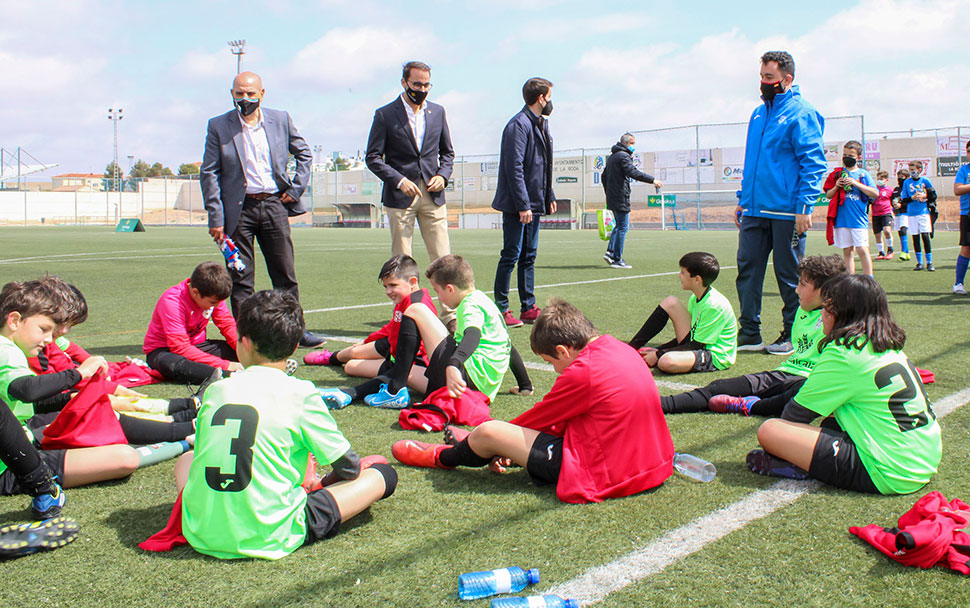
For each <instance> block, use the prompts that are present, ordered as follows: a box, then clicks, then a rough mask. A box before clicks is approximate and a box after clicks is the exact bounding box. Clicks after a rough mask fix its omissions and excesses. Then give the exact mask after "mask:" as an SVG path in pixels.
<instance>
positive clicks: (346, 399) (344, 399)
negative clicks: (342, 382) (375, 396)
mask: <svg viewBox="0 0 970 608" xmlns="http://www.w3.org/2000/svg"><path fill="white" fill-rule="evenodd" d="M317 392H318V393H320V396H321V397H323V402H324V403H326V404H327V407H328V408H330V409H332V410H342V409H344V408H345V407H347V406H348V405H350V402H351V401H353V400H354V398H353V397H351V396H350V395H348V394H347V393H345V392H343V391H342V390H340V389H339V388H318V389H317Z"/></svg>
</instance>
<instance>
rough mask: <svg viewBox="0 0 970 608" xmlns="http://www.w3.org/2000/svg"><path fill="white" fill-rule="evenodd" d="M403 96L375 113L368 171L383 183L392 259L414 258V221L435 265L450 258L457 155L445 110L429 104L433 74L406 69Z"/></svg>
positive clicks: (414, 65)
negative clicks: (448, 201)
mask: <svg viewBox="0 0 970 608" xmlns="http://www.w3.org/2000/svg"><path fill="white" fill-rule="evenodd" d="M401 86H402V87H403V88H404V92H403V93H402V94H401V96H400V97H398V98H397V99H395V100H394V101H392V102H391V103H389V104H387V105H386V106H383V107H380V108H378V109H377V111H376V112H375V113H374V122H373V124H372V125H371V129H370V136H369V137H368V138H367V155H366V160H367V168H368V169H370V170H371V171H372V172H373V173H374V175H376V176H377V177H378V178H380V180H381V181H382V182H384V190H383V193H382V194H381V202H382V203H383V204H384V207H385V208H386V211H387V218H388V222H389V223H390V226H391V253H392V254H393V255H401V254H404V255H411V239H412V236H413V234H414V220H415V219H417V221H418V226H419V227H420V229H421V238H422V239H423V240H424V245H425V247H426V248H427V250H428V256H429V257H430V258H431V261H432V262H433V261H435V260H437V259H438V258H440V257H441V256H444V255H448V254H449V253H451V245H450V243H449V241H448V210H447V208H446V207H445V193H444V192H443V190H444V188H445V186H446V185H447V184H448V179H449V178H451V170H452V166H453V165H454V161H455V150H454V148H453V147H452V145H451V132H450V131H449V130H448V120H447V118H446V117H445V110H444V108H442V107H441V106H439V105H438V104H435V103H430V102H428V101H426V99H427V96H428V93H429V92H430V90H431V68H430V67H428V65H427V64H424V63H421V62H420V61H410V62H408V63H406V64H404V69H403V74H402V77H401Z"/></svg>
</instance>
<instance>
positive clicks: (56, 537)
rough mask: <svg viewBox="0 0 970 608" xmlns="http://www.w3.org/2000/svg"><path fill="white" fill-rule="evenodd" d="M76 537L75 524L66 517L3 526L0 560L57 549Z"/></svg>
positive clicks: (0, 538) (1, 529) (0, 530)
mask: <svg viewBox="0 0 970 608" xmlns="http://www.w3.org/2000/svg"><path fill="white" fill-rule="evenodd" d="M77 535H78V525H77V522H75V521H74V520H73V519H68V518H66V517H55V518H53V519H46V520H44V521H35V522H33V523H29V524H14V525H11V526H4V527H2V528H0V559H10V558H14V557H23V556H24V555H30V554H31V553H37V552H38V551H50V550H52V549H57V548H58V547H63V546H64V545H66V544H67V543H69V542H71V541H73V540H74V539H76V538H77Z"/></svg>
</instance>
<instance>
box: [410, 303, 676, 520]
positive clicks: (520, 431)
mask: <svg viewBox="0 0 970 608" xmlns="http://www.w3.org/2000/svg"><path fill="white" fill-rule="evenodd" d="M530 341H531V344H532V350H533V351H534V352H535V353H536V354H538V355H539V356H540V357H542V359H543V360H544V361H546V362H547V363H550V364H552V366H553V368H554V369H555V370H556V372H557V373H558V374H559V377H558V378H557V379H556V382H555V384H553V386H552V390H550V391H549V393H548V394H547V395H546V396H545V398H543V399H542V401H540V402H539V403H537V404H536V405H535V406H533V407H532V408H531V409H529V410H528V411H526V412H525V413H523V414H521V415H520V416H518V417H517V418H514V419H513V420H512V421H511V422H502V421H500V420H490V421H488V422H485V423H483V424H481V425H479V426H478V427H476V428H475V429H474V430H473V431H471V433H467V432H465V431H462V430H460V429H458V428H456V427H448V428H447V429H446V432H445V440H446V441H450V442H451V445H448V444H441V445H434V444H428V443H422V442H419V441H413V440H410V439H407V440H402V441H398V442H396V443H395V444H394V445H393V447H392V448H391V452H392V453H393V454H394V457H395V458H397V459H398V460H399V461H401V462H403V463H404V464H408V465H411V466H420V467H435V468H439V469H451V468H454V467H457V466H470V467H482V466H486V465H489V466H490V468H491V469H492V470H493V471H495V472H504V471H505V468H506V467H508V466H511V465H512V464H513V463H514V464H518V465H520V466H523V467H526V470H527V471H528V472H529V476H530V477H531V478H532V480H533V482H535V483H536V484H537V485H550V484H555V485H556V495H557V496H558V497H559V499H560V500H562V501H563V502H570V503H585V502H602V501H603V500H604V499H606V498H615V497H619V496H629V495H631V494H636V493H638V492H642V491H644V490H648V489H650V488H654V487H656V486H659V485H660V484H661V483H663V482H664V480H666V479H667V478H668V477H670V474H671V472H672V470H673V468H672V466H673V465H672V463H673V456H674V445H673V442H672V441H671V439H670V433H669V431H668V430H667V423H666V421H665V420H664V416H663V412H661V410H660V395H659V393H658V392H657V386H656V384H655V383H654V381H653V376H652V375H651V373H650V370H649V369H648V368H647V367H646V365H645V364H644V361H643V359H642V358H641V357H639V356H638V355H637V353H636V351H634V350H633V349H631V348H630V347H629V346H627V345H626V344H624V343H622V342H620V341H619V340H617V339H616V338H614V337H612V336H609V335H603V336H600V335H597V333H596V329H595V328H594V327H593V324H592V323H590V321H589V319H587V318H586V316H585V315H584V314H583V313H582V312H580V311H579V310H578V309H577V308H576V307H574V306H572V305H571V304H569V303H567V302H564V301H562V300H555V299H553V300H550V302H549V303H548V304H547V305H546V307H545V308H543V309H542V312H541V313H540V314H539V317H538V318H537V319H536V322H535V325H534V326H533V328H532V334H531V337H530Z"/></svg>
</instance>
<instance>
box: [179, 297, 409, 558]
mask: <svg viewBox="0 0 970 608" xmlns="http://www.w3.org/2000/svg"><path fill="white" fill-rule="evenodd" d="M238 328H239V346H238V351H239V359H240V361H241V362H242V364H243V365H244V366H245V368H246V369H245V371H243V372H240V373H236V374H233V375H232V376H231V377H229V378H227V379H224V380H220V381H218V382H216V383H214V384H212V385H210V386H209V388H208V389H207V390H206V392H205V396H204V399H203V403H202V408H201V409H200V410H199V418H198V420H199V424H198V428H199V431H198V438H197V440H196V446H195V452H194V453H193V452H188V453H186V454H185V455H183V456H182V457H181V458H180V459H179V460H178V462H177V463H176V467H175V480H176V482H175V483H176V487H177V488H178V489H179V491H182V490H183V488H184V492H183V494H182V518H181V519H182V532H183V534H184V536H185V538H186V540H188V542H189V544H191V545H192V547H193V548H194V549H195V550H196V551H199V552H200V553H205V554H206V555H211V556H213V557H219V558H223V559H231V558H239V557H259V558H265V559H278V558H280V557H284V556H286V555H288V554H290V553H292V552H293V551H295V550H296V549H297V548H299V547H300V546H301V545H304V544H309V543H313V542H316V541H318V540H322V539H324V538H328V537H331V536H333V535H334V534H336V533H337V531H338V529H339V527H340V524H341V522H344V521H347V520H349V519H350V518H352V517H354V516H355V515H357V514H358V513H360V512H362V511H364V510H365V509H367V508H368V507H370V505H372V504H373V503H375V502H377V501H378V500H380V499H382V498H387V497H388V496H390V495H391V494H392V493H393V492H394V488H395V487H396V485H397V473H396V472H395V471H394V469H393V468H391V467H390V466H389V465H387V464H386V461H385V464H380V463H379V464H374V465H373V466H371V467H370V468H368V469H366V470H364V471H361V466H360V465H361V462H360V458H359V457H358V456H357V454H356V453H354V451H353V450H351V448H350V443H349V442H348V441H347V439H346V438H344V436H343V434H341V432H340V430H339V429H337V425H336V423H335V422H334V420H333V417H332V416H331V415H330V412H328V411H327V407H326V406H325V405H324V403H323V400H322V399H321V398H320V395H319V394H318V393H317V390H316V387H315V386H314V385H313V384H312V383H311V382H308V381H306V380H298V379H296V378H292V377H289V376H287V375H286V373H285V371H284V370H285V368H286V359H287V358H288V357H290V356H291V355H292V354H293V352H294V351H296V348H297V346H298V345H299V342H300V338H301V337H302V336H303V331H304V321H303V311H302V310H301V309H300V304H299V302H297V301H296V299H295V298H294V297H293V296H291V295H290V294H288V293H285V292H282V291H261V292H259V293H256V294H254V295H253V296H251V297H250V298H248V299H247V300H246V301H244V302H243V303H242V305H241V306H240V311H239V320H238ZM311 453H312V454H313V455H315V456H316V458H317V460H319V462H321V463H324V464H329V463H333V468H334V474H335V477H336V478H337V479H338V480H341V481H337V482H336V483H333V484H330V485H328V486H326V487H323V488H321V489H317V490H314V491H312V492H309V493H308V492H307V491H305V490H304V489H303V488H302V487H301V483H302V482H303V480H304V472H305V471H307V463H308V461H309V459H310V455H311Z"/></svg>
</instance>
